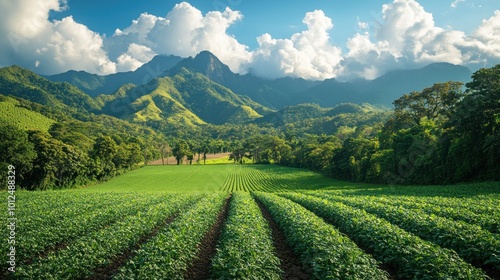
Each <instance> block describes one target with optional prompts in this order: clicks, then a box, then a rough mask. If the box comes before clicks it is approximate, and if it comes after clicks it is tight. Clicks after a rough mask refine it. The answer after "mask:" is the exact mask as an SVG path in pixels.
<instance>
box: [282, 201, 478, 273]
mask: <svg viewBox="0 0 500 280" xmlns="http://www.w3.org/2000/svg"><path fill="white" fill-rule="evenodd" d="M280 195H281V196H283V197H286V198H289V199H291V200H293V201H295V202H297V203H299V204H301V205H303V206H304V207H306V208H307V209H309V210H311V211H313V212H314V213H316V214H318V215H320V216H321V217H323V218H324V219H326V220H327V221H329V222H331V223H332V224H333V225H335V226H336V227H338V228H339V229H340V230H341V231H342V232H344V233H345V234H347V235H348V236H349V237H351V238H352V239H353V240H354V241H355V242H356V243H358V244H360V246H362V247H363V248H367V249H368V250H369V251H370V252H371V253H372V254H373V255H374V256H375V258H377V259H378V260H379V261H381V262H382V263H384V264H386V265H388V266H390V267H391V268H392V269H394V270H395V271H396V272H397V276H398V277H400V278H403V279H471V278H472V279H487V277H486V275H485V274H484V273H483V272H482V271H481V270H479V269H477V268H474V267H473V266H472V265H470V264H468V263H466V262H465V261H463V260H462V259H460V257H459V256H458V255H457V254H456V253H455V252H453V251H451V250H446V249H442V248H440V247H438V246H436V245H434V244H432V243H430V242H426V241H424V240H422V239H420V238H418V237H417V236H415V235H413V234H410V233H408V232H406V231H404V230H402V229H400V228H399V227H397V226H395V225H392V224H390V223H389V222H387V221H385V220H383V219H380V218H378V217H376V216H374V215H372V214H368V213H367V212H366V211H364V210H360V209H356V208H354V207H350V206H347V205H344V204H342V203H339V202H331V201H328V200H325V199H321V198H318V197H312V196H307V195H304V194H298V193H285V194H280Z"/></svg>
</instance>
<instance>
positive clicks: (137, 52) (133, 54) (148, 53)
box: [117, 43, 155, 72]
mask: <svg viewBox="0 0 500 280" xmlns="http://www.w3.org/2000/svg"><path fill="white" fill-rule="evenodd" d="M154 56H155V53H154V52H153V51H152V50H151V49H150V48H148V47H146V46H142V45H138V44H136V43H132V44H130V45H129V46H128V50H127V52H126V53H123V54H121V55H120V56H119V57H118V58H117V70H118V72H126V71H134V70H136V69H137V68H139V67H141V66H142V65H143V64H144V63H146V62H148V61H150V60H151V59H153V57H154Z"/></svg>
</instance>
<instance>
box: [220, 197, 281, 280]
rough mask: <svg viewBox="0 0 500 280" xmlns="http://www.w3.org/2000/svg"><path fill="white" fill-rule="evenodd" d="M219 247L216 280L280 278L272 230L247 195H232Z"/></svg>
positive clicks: (278, 261)
mask: <svg viewBox="0 0 500 280" xmlns="http://www.w3.org/2000/svg"><path fill="white" fill-rule="evenodd" d="M217 248H218V249H217V254H216V255H215V256H214V258H213V259H212V269H211V270H212V275H213V278H214V279H281V274H282V271H281V269H280V260H279V259H278V258H277V257H276V256H275V253H274V248H273V242H272V240H271V230H270V229H269V226H268V225H267V222H266V220H265V219H264V217H262V214H261V212H260V209H259V207H258V206H257V204H256V203H255V201H254V200H253V198H252V197H251V196H250V194H248V193H240V192H236V193H233V196H232V198H231V205H230V208H229V217H228V220H227V222H226V224H225V226H224V230H223V232H222V236H221V239H220V240H219V244H218V245H217Z"/></svg>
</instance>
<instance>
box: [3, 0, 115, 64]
mask: <svg viewBox="0 0 500 280" xmlns="http://www.w3.org/2000/svg"><path fill="white" fill-rule="evenodd" d="M65 4H66V3H65V2H64V1H59V0H47V1H38V0H19V1H9V0H0V11H1V12H0V14H1V17H0V42H1V43H0V51H1V53H2V54H1V55H0V64H1V65H10V64H19V65H21V66H24V67H27V68H31V69H34V70H36V71H38V72H40V73H44V74H53V73H59V72H63V71H67V70H69V69H78V70H86V71H89V72H93V73H104V74H105V73H113V72H115V71H116V66H115V63H113V62H111V61H110V60H109V58H108V56H107V55H106V52H105V51H103V49H102V46H103V38H102V37H101V36H100V35H99V34H97V33H95V32H93V31H91V30H89V29H88V28H87V27H86V26H85V25H82V24H79V23H77V22H75V21H74V20H73V18H72V17H66V18H64V19H62V20H60V21H49V19H48V18H49V12H50V11H51V10H52V11H61V10H62V9H64V8H65V7H66V5H65Z"/></svg>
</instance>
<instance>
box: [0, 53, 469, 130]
mask: <svg viewBox="0 0 500 280" xmlns="http://www.w3.org/2000/svg"><path fill="white" fill-rule="evenodd" d="M471 75H472V72H471V71H470V70H469V69H468V68H466V67H463V66H458V65H452V64H448V63H435V64H430V65H428V66H426V67H424V68H420V69H414V70H399V71H393V72H390V73H387V74H385V75H383V76H381V77H379V78H377V79H375V80H355V81H350V82H341V81H338V80H336V79H328V80H324V81H309V80H304V79H299V78H289V77H286V78H280V79H276V80H266V79H262V78H259V77H256V76H254V75H251V74H246V75H240V74H236V73H233V72H231V70H230V69H229V67H228V66H227V65H225V64H223V63H222V62H221V61H220V60H219V59H218V58H217V57H216V56H215V55H213V54H212V53H210V52H208V51H204V52H201V53H199V54H198V55H197V56H195V57H189V58H185V59H183V58H180V57H176V56H162V55H159V56H156V57H154V58H153V59H152V60H151V61H150V62H148V63H146V64H144V65H143V66H142V67H140V68H138V69H137V70H135V71H132V72H125V73H116V74H112V75H107V76H99V75H95V74H90V73H87V72H84V71H68V72H65V73H62V74H58V75H53V76H45V77H42V76H40V75H37V74H36V73H34V72H32V71H29V70H26V69H23V68H21V67H17V66H11V67H5V68H1V69H0V93H1V94H4V95H12V96H15V97H20V98H24V99H27V100H30V101H32V102H37V103H40V104H44V105H47V106H53V107H57V108H59V109H63V110H66V109H67V110H70V111H75V112H78V113H83V114H85V113H92V114H105V115H111V116H114V117H118V118H121V119H124V120H127V121H131V122H135V123H145V124H151V123H155V125H158V124H159V123H160V124H161V123H177V124H185V125H188V126H197V125H201V124H205V123H211V124H226V123H247V122H254V121H257V122H260V123H263V122H268V121H265V120H266V118H262V117H265V116H269V117H267V119H269V118H270V116H271V115H274V116H275V117H276V116H277V115H276V114H278V115H279V114H282V109H283V108H285V107H287V106H296V105H299V104H310V103H314V104H317V105H319V106H321V107H334V106H336V105H339V104H343V103H357V104H363V103H370V104H375V105H389V106H390V105H391V103H392V101H393V100H395V99H397V98H399V97H400V96H401V95H403V94H405V93H409V92H411V91H418V90H422V89H423V88H425V87H429V86H431V85H433V84H434V83H437V82H445V81H450V80H453V81H460V82H468V81H469V80H470V77H471ZM308 108H313V107H311V106H306V107H301V108H300V110H301V111H304V110H309V109H308ZM314 108H315V110H316V111H317V110H318V109H317V108H316V107H314ZM311 110H312V109H311ZM280 112H281V113H280ZM287 112H293V109H288V110H287ZM305 114H306V115H307V113H305ZM261 119H262V120H261Z"/></svg>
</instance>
